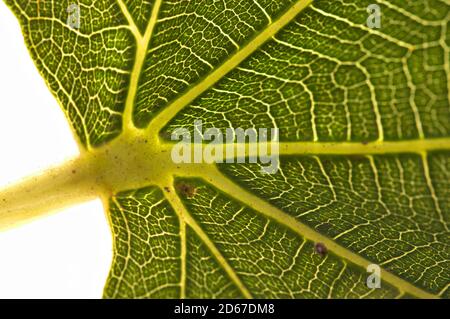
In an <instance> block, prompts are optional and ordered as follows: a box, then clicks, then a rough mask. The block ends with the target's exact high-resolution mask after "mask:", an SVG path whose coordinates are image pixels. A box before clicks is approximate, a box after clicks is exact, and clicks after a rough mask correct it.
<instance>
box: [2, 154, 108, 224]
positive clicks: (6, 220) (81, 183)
mask: <svg viewBox="0 0 450 319" xmlns="http://www.w3.org/2000/svg"><path fill="white" fill-rule="evenodd" d="M94 173H95V169H94V167H93V165H92V161H90V160H88V159H87V158H86V157H85V156H80V157H78V158H76V159H72V160H69V161H67V162H66V163H63V164H62V165H60V166H57V167H53V168H50V169H48V170H47V171H45V172H43V173H41V174H39V175H35V176H33V177H29V178H25V179H23V180H22V181H20V182H18V183H16V184H13V185H11V186H7V187H5V188H3V189H1V190H0V230H5V229H8V228H12V227H15V226H18V225H20V224H23V223H25V222H28V221H31V220H34V219H36V218H38V217H40V216H43V215H48V214H50V213H51V212H54V211H55V210H58V209H61V208H65V207H68V206H70V205H73V204H76V203H80V202H84V201H88V200H91V199H94V198H96V197H98V196H99V194H101V188H100V184H98V183H96V178H95V177H94V178H93V174H94Z"/></svg>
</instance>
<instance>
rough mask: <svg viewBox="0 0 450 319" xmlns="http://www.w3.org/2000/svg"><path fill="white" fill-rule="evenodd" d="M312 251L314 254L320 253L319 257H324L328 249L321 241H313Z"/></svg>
mask: <svg viewBox="0 0 450 319" xmlns="http://www.w3.org/2000/svg"><path fill="white" fill-rule="evenodd" d="M314 251H315V252H316V254H318V255H320V256H321V257H325V256H326V255H327V253H328V249H327V247H326V246H325V244H323V243H315V244H314Z"/></svg>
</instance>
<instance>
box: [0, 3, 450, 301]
mask: <svg viewBox="0 0 450 319" xmlns="http://www.w3.org/2000/svg"><path fill="white" fill-rule="evenodd" d="M5 1H6V3H7V4H8V5H9V6H10V7H11V9H12V11H13V12H14V13H15V14H16V16H17V18H18V19H19V22H20V24H21V27H22V30H23V33H24V37H25V42H26V44H27V47H28V48H29V50H30V53H31V56H32V58H33V60H34V62H35V63H36V66H37V68H38V69H39V71H40V73H41V74H42V76H43V77H44V79H45V80H46V82H47V84H48V86H49V89H50V90H51V91H52V93H53V94H54V96H55V98H56V99H57V100H58V102H59V104H60V105H61V107H62V109H63V110H64V112H65V114H66V115H67V118H68V120H69V122H70V124H71V126H72V128H73V131H74V133H75V136H76V138H77V140H78V142H79V145H80V149H81V151H82V155H81V157H80V160H79V163H82V164H78V162H75V164H73V165H74V167H76V168H77V170H76V171H77V172H78V171H79V172H81V173H80V174H81V176H83V178H82V180H83V181H85V180H88V181H90V182H86V183H79V185H80V186H76V187H73V188H74V189H75V191H77V187H79V188H80V189H81V188H82V187H90V189H92V190H93V192H94V195H95V196H100V197H101V198H102V199H103V201H104V204H105V209H106V210H107V214H108V216H109V221H110V226H111V230H112V234H113V240H114V258H113V263H112V269H111V272H110V275H109V278H108V281H107V283H106V286H105V291H104V296H105V297H106V298H123V297H130V298H180V297H181V298H401V297H402V298H406V297H424V298H432V297H441V298H450V289H449V287H450V271H449V269H450V232H449V224H450V81H449V79H450V2H449V1H448V0H423V1H415V0H390V1H387V0H315V1H312V0H285V1H280V0H277V1H275V0H244V1H237V0H236V1H235V0H218V1H212V0H190V1H181V0H153V1H144V0H143V1H131V0H80V1H71V0H62V1H43V0H41V1H39V0H31V1H26V0H16V1H13V0H5ZM72 3H75V4H77V5H78V6H79V8H80V12H79V13H80V26H79V28H73V27H70V26H69V25H68V23H67V21H68V17H69V15H70V12H68V10H67V8H68V7H69V6H70V5H71V4H72ZM371 4H378V5H379V7H380V9H381V13H382V16H381V17H382V20H381V28H369V27H368V26H367V23H366V21H367V18H368V17H369V13H368V11H367V7H368V6H369V5H371ZM194 120H202V121H203V126H204V129H206V128H208V127H216V128H220V129H226V128H238V127H242V128H244V129H246V128H274V127H275V128H279V129H280V141H281V144H280V150H279V152H278V154H279V155H280V163H279V170H278V172H277V173H276V174H263V173H262V172H261V164H258V163H221V164H220V163H218V164H214V163H213V164H208V163H199V164H175V163H173V161H172V160H171V158H170V151H171V148H172V146H173V143H172V142H170V141H169V140H168V136H170V135H168V134H170V133H172V132H173V131H174V130H175V129H176V128H180V127H183V128H188V129H189V130H191V131H193V130H194V126H193V125H194ZM224 146H225V145H224ZM247 146H248V145H247ZM251 152H252V150H251V149H250V148H246V155H251ZM78 165H79V166H80V167H79V166H78ZM62 171H63V172H64V170H62ZM73 171H74V170H73V169H72V168H70V169H69V168H67V172H73ZM58 172H59V171H58ZM69 174H70V173H69ZM59 175H63V173H61V174H59ZM79 178H80V179H81V177H79ZM78 182H79V181H78V180H77V183H78ZM55 184H56V183H55ZM32 185H33V184H32ZM77 185H78V184H77ZM84 185H88V186H84ZM27 187H28V186H27ZM71 190H72V188H71ZM11 192H12V191H11ZM0 194H2V193H0ZM83 194H84V193H83ZM41 195H42V194H41ZM29 197H30V198H33V195H29ZM19 198H20V197H19ZM61 200H62V201H63V200H64V198H62V199H61ZM62 205H63V204H61V206H62ZM19 206H20V205H19ZM20 207H22V209H24V208H23V207H28V206H23V205H22V206H20ZM52 208H53V206H52ZM0 212H1V208H0ZM318 243H321V245H324V246H325V247H326V249H327V253H320V252H318V251H317V244H318ZM370 264H376V265H379V267H380V268H381V288H368V286H367V284H366V280H367V277H368V276H369V275H370V273H368V272H367V270H366V267H367V266H368V265H370Z"/></svg>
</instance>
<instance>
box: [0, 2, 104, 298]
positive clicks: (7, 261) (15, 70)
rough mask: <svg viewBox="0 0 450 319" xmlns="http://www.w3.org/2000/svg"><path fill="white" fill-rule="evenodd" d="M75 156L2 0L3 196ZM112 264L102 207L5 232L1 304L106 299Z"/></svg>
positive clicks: (0, 252) (0, 250)
mask: <svg viewBox="0 0 450 319" xmlns="http://www.w3.org/2000/svg"><path fill="white" fill-rule="evenodd" d="M77 154H78V149H77V146H76V143H75V141H74V139H73V137H72V133H71V131H70V128H69V125H68V122H67V121H66V119H65V118H64V114H63V112H62V111H61V110H60V108H59V106H58V104H57V103H56V100H55V99H54V97H53V96H52V95H51V93H50V91H49V90H48V88H47V87H46V85H45V82H44V80H43V79H42V78H41V77H40V75H39V73H38V71H37V69H36V67H35V66H34V64H33V62H32V60H31V58H30V56H29V54H28V51H27V49H26V47H25V44H24V42H23V36H22V33H21V31H20V28H19V25H18V22H17V20H16V18H15V17H14V16H13V14H12V13H11V11H10V10H9V9H8V8H7V7H6V5H5V4H4V3H3V1H1V0H0V188H2V187H3V186H5V185H6V184H8V183H11V182H14V181H17V179H19V178H21V177H24V176H27V175H30V174H33V173H35V172H37V171H39V170H41V169H45V168H46V167H49V166H52V165H55V164H57V163H59V162H62V161H64V160H65V159H67V158H70V157H74V156H76V155H77ZM111 258H112V239H111V234H110V231H109V226H108V224H107V220H106V217H105V215H104V212H103V207H102V204H101V202H100V201H99V200H98V201H93V202H89V203H84V204H82V205H79V206H76V207H72V208H69V209H66V210H64V211H61V212H58V213H56V214H54V215H51V216H49V217H45V218H42V219H40V220H38V221H35V222H33V223H29V224H27V225H25V226H21V227H19V228H16V229H13V230H8V231H3V232H0V298H100V297H101V295H102V291H103V286H104V283H105V280H106V278H107V275H108V271H109V267H110V264H111Z"/></svg>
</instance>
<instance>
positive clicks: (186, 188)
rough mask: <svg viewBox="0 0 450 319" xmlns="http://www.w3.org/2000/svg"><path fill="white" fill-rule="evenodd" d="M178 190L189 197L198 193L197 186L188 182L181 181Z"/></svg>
mask: <svg viewBox="0 0 450 319" xmlns="http://www.w3.org/2000/svg"><path fill="white" fill-rule="evenodd" d="M176 187H177V190H178V191H179V192H180V193H181V194H182V195H184V196H186V197H187V198H192V197H194V195H195V193H196V188H195V187H194V186H193V185H189V184H186V183H179V184H178V185H177V186H176Z"/></svg>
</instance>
